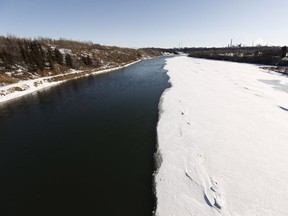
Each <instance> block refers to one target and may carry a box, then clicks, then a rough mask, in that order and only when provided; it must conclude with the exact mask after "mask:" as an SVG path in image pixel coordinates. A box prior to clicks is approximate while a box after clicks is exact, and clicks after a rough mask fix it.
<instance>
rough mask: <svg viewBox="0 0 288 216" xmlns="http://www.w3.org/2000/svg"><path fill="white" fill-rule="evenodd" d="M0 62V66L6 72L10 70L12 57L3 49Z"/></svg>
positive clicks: (0, 53)
mask: <svg viewBox="0 0 288 216" xmlns="http://www.w3.org/2000/svg"><path fill="white" fill-rule="evenodd" d="M0 60H1V61H0V66H2V67H5V68H6V69H8V70H10V69H11V66H12V64H13V56H12V55H11V54H10V53H8V52H7V51H6V50H4V49H3V50H2V51H1V52H0Z"/></svg>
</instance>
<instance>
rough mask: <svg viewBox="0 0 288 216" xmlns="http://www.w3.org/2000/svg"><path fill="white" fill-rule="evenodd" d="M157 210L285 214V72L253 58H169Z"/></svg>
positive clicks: (160, 129)
mask: <svg viewBox="0 0 288 216" xmlns="http://www.w3.org/2000/svg"><path fill="white" fill-rule="evenodd" d="M166 69H167V70H168V75H169V76H170V78H171V79H170V81H171V83H172V88H170V89H168V90H167V91H166V92H165V93H164V95H163V96H162V103H161V104H160V108H161V116H160V120H159V123H158V128H157V132H158V143H159V149H158V151H159V152H158V155H161V157H162V160H159V161H162V163H161V166H160V168H159V170H158V173H157V174H156V177H155V181H156V195H157V202H158V204H157V210H156V215H159V216H166V215H177V216H185V215H189V216H191V215H239V216H240V215H241V216H252V215H253V216H260V215H266V216H268V215H269V216H275V215H283V216H284V215H288V206H287V202H288V165H287V164H288V94H287V93H288V78H287V76H281V75H279V74H276V73H269V72H267V71H265V70H262V69H259V68H258V67H257V66H256V65H249V64H240V63H232V62H223V61H212V60H203V59H195V58H188V57H183V56H182V57H175V58H171V59H168V60H167V65H166Z"/></svg>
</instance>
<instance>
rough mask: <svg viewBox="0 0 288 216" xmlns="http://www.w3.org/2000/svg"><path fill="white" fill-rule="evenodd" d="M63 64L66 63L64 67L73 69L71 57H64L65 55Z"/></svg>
mask: <svg viewBox="0 0 288 216" xmlns="http://www.w3.org/2000/svg"><path fill="white" fill-rule="evenodd" d="M65 62H66V65H67V66H68V67H70V68H74V66H73V60H72V58H71V55H69V54H66V55H65Z"/></svg>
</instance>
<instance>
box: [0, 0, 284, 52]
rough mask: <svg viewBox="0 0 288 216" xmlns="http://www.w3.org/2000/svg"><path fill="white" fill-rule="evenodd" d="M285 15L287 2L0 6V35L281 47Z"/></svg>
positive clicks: (134, 0) (107, 0)
mask: <svg viewBox="0 0 288 216" xmlns="http://www.w3.org/2000/svg"><path fill="white" fill-rule="evenodd" d="M287 10H288V1H287V0H277V1H275V0H252V1H251V0H217V1H215V0H142V1H138V0H121V1H119V0H103V1H102V0H101V1H100V0H81V1H79V0H78V1H76V0H69V1H61V0H49V1H48V0H25V1H23V0H0V26H1V27H0V35H4V36H6V35H7V34H12V35H15V36H19V37H32V38H34V37H38V36H40V37H50V38H53V39H58V38H66V39H73V40H80V41H92V42H94V43H99V44H103V45H115V46H122V47H164V48H168V47H179V46H182V47H222V46H227V45H228V44H230V40H231V39H233V44H240V43H242V44H244V45H248V46H251V45H252V44H253V42H255V41H261V42H263V41H264V42H263V43H264V44H265V43H267V44H273V45H279V46H283V45H288V28H287ZM254 45H255V44H254Z"/></svg>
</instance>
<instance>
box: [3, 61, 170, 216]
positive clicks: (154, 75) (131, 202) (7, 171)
mask: <svg viewBox="0 0 288 216" xmlns="http://www.w3.org/2000/svg"><path fill="white" fill-rule="evenodd" d="M164 65H165V58H158V59H152V60H146V61H142V62H140V63H137V64H134V65H132V66H130V67H128V68H125V69H121V70H118V71H115V72H111V73H106V74H102V75H96V76H89V77H85V78H81V79H77V80H73V81H69V82H66V83H64V84H62V85H59V86H56V87H53V88H50V89H46V90H42V91H39V92H36V93H34V94H32V95H28V96H25V97H22V98H20V99H18V100H15V101H12V102H8V103H5V104H2V105H0V215H1V216H18V215H21V216H23V215H24V216H26V215H27V216H28V215H29V216H46V215H47V216H48V215H49V216H58V215H59V216H60V215H61V216H66V215H67V216H68V215H69V216H71V215H77V216H82V215H83V216H88V215H117V216H119V215H125V216H126V215H133V216H141V215H152V211H153V207H154V195H153V177H152V174H153V170H154V159H153V153H154V152H155V145H156V124H157V121H158V103H159V98H160V96H161V94H162V93H163V91H164V90H165V89H166V88H168V87H169V84H168V76H167V75H166V71H165V70H164V69H163V67H164Z"/></svg>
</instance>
